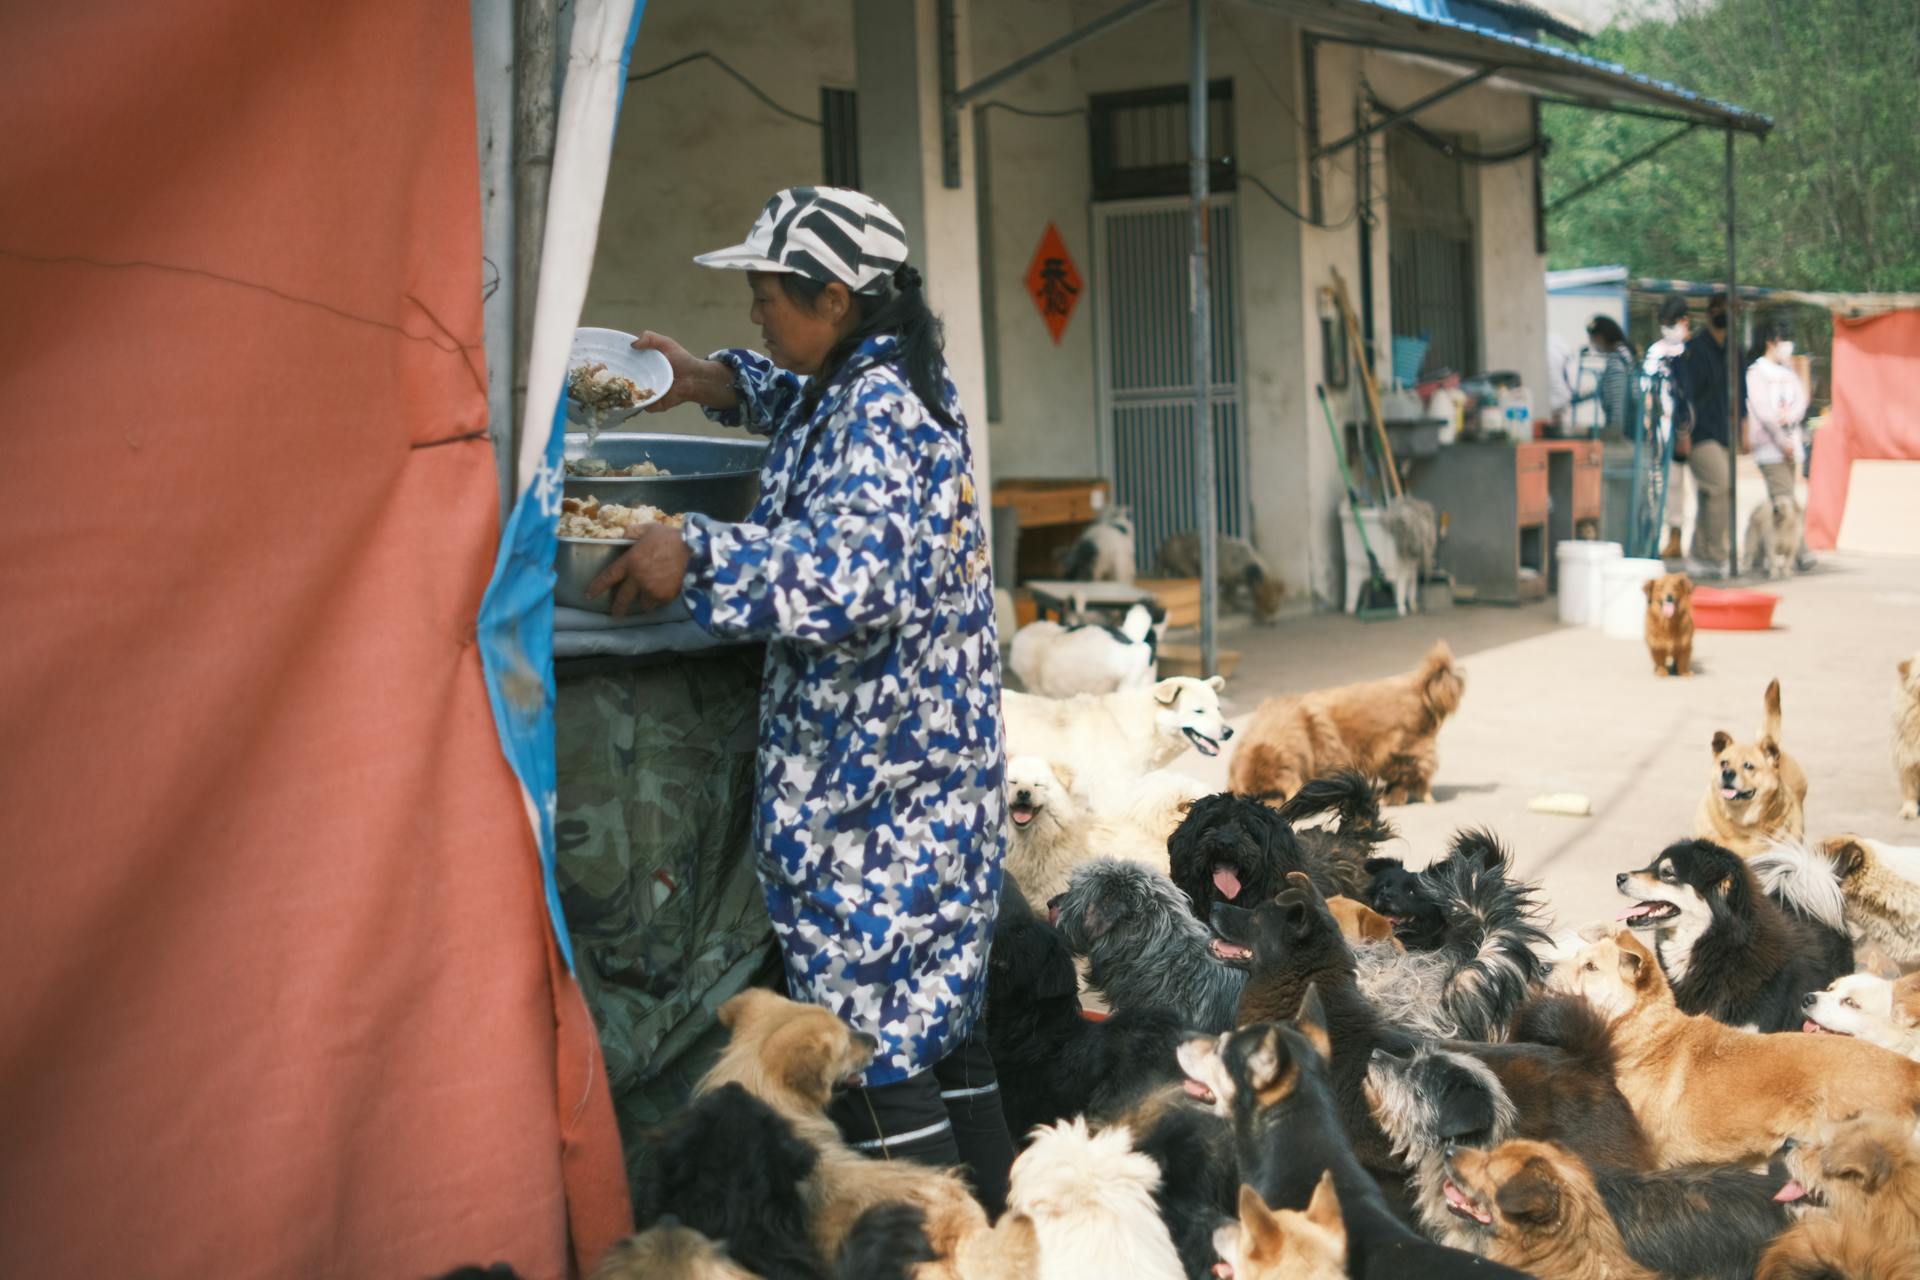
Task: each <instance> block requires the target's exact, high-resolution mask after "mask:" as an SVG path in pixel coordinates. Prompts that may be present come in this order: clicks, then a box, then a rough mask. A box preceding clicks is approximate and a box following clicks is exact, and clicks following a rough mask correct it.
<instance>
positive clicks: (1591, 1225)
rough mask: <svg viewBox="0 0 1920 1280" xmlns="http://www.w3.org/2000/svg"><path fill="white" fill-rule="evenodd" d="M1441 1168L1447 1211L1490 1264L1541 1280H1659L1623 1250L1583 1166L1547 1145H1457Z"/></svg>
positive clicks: (1554, 1147) (1590, 1176)
mask: <svg viewBox="0 0 1920 1280" xmlns="http://www.w3.org/2000/svg"><path fill="white" fill-rule="evenodd" d="M1446 1167H1447V1181H1446V1183H1445V1184H1444V1186H1443V1191H1444V1193H1445V1195H1446V1197H1447V1207H1448V1208H1449V1209H1451V1210H1452V1211H1453V1215H1454V1216H1455V1217H1457V1218H1459V1219H1461V1220H1462V1221H1464V1222H1465V1223H1467V1224H1468V1229H1469V1230H1477V1231H1479V1232H1481V1233H1483V1234H1484V1235H1485V1237H1486V1245H1485V1248H1484V1250H1483V1251H1482V1252H1483V1253H1484V1255H1485V1256H1486V1257H1488V1258H1491V1259H1492V1260H1493V1261H1495V1262H1502V1263H1505V1264H1506V1265H1507V1266H1509V1267H1515V1268H1517V1269H1519V1270H1521V1271H1525V1272H1527V1273H1529V1274H1531V1275H1533V1276H1535V1277H1537V1278H1538V1280H1660V1278H1659V1276H1658V1275H1657V1274H1656V1273H1655V1272H1652V1271H1649V1270H1648V1269H1647V1268H1646V1267H1643V1266H1641V1265H1640V1264H1639V1263H1638V1262H1635V1261H1634V1260H1633V1257H1632V1255H1630V1254H1629V1253H1628V1252H1627V1242H1626V1241H1625V1240H1624V1239H1622V1238H1621V1235H1620V1228H1618V1227H1617V1226H1615V1225H1614V1222H1613V1218H1612V1217H1611V1216H1610V1215H1609V1214H1608V1213H1607V1205H1606V1201H1604V1200H1602V1199H1601V1198H1600V1188H1599V1187H1598V1186H1597V1185H1595V1183H1594V1180H1593V1174H1592V1173H1591V1172H1590V1171H1589V1170H1588V1169H1587V1166H1586V1165H1585V1164H1583V1163H1582V1162H1581V1161H1580V1160H1579V1159H1578V1158H1577V1157H1575V1156H1572V1155H1569V1154H1568V1153H1567V1152H1565V1151H1563V1150H1561V1149H1560V1148H1559V1147H1556V1146H1554V1145H1553V1144H1552V1143H1549V1142H1527V1141H1522V1140H1519V1139H1515V1140H1513V1141H1510V1142H1503V1143H1501V1144H1500V1145H1499V1146H1497V1147H1495V1148H1493V1149H1492V1150H1491V1151H1486V1150H1482V1149H1480V1148H1478V1147H1458V1148H1455V1149H1453V1150H1452V1151H1450V1152H1449V1153H1448V1155H1447V1166H1446Z"/></svg>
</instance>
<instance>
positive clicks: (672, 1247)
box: [587, 1222, 760, 1280]
mask: <svg viewBox="0 0 1920 1280" xmlns="http://www.w3.org/2000/svg"><path fill="white" fill-rule="evenodd" d="M587 1280H760V1277H758V1276H756V1275H755V1274H754V1273H753V1272H751V1271H748V1270H746V1269H744V1268H743V1267H741V1266H740V1264H739V1263H737V1262H735V1261H734V1260H733V1259H731V1258H729V1257H728V1256H727V1252H726V1250H725V1249H723V1248H721V1247H720V1246H719V1245H717V1244H715V1243H714V1242H713V1241H711V1240H709V1239H707V1238H706V1237H705V1236H703V1235H701V1234H700V1233H699V1232H698V1231H694V1230H692V1229H690V1228H687V1227H682V1226H679V1225H677V1224H670V1223H664V1222H663V1223H661V1224H659V1225H658V1226H654V1227H649V1228H648V1229H647V1230H645V1231H642V1232H641V1233H640V1234H639V1235H637V1236H629V1237H628V1238H627V1239H625V1240H622V1241H621V1242H620V1243H619V1244H617V1245H615V1246H613V1248H611V1249H609V1250H608V1251H607V1253H606V1256H604V1257H603V1258H601V1259H600V1264H599V1265H598V1266H596V1267H595V1268H594V1269H593V1270H592V1271H590V1272H588V1273H587Z"/></svg>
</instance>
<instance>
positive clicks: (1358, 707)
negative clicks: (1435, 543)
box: [1228, 642, 1467, 804]
mask: <svg viewBox="0 0 1920 1280" xmlns="http://www.w3.org/2000/svg"><path fill="white" fill-rule="evenodd" d="M1466 687H1467V681H1466V673H1465V672H1464V671H1462V670H1461V669H1460V667H1459V666H1458V665H1456V664H1455V662H1454V660H1453V651H1452V650H1451V649H1449V648H1447V646H1446V644H1445V643H1444V642H1442V643H1437V644H1435V645H1434V646H1433V648H1431V649H1429V650H1428V651H1427V655H1426V656H1425V657H1424V658H1422V659H1421V661H1420V665H1419V666H1418V667H1417V668H1415V669H1414V670H1413V671H1410V672H1408V673H1406V674H1405V675H1397V676H1389V677H1388V678H1386V679H1384V680H1371V681H1367V682H1365V683H1363V684H1350V685H1345V686H1342V687H1341V688H1338V689H1321V690H1317V691H1315V692H1312V693H1302V694H1293V695H1289V696H1286V697H1280V698H1269V699H1267V701H1265V702H1263V703H1261V704H1260V707H1259V709H1258V710H1257V711H1255V712H1254V713H1253V720H1252V722H1251V723H1250V724H1248V726H1247V730H1246V735H1245V737H1243V738H1242V740H1241V743H1240V746H1239V748H1238V749H1237V750H1236V751H1235V752H1234V753H1233V763H1232V765H1231V767H1230V769H1229V772H1228V778H1229V781H1230V782H1231V785H1232V787H1233V790H1234V793H1235V794H1236V795H1243V796H1252V797H1254V798H1255V799H1259V800H1286V799H1288V798H1289V797H1291V796H1292V795H1293V794H1294V793H1295V792H1296V791H1298V790H1300V788H1301V787H1302V786H1304V785H1306V783H1307V781H1308V779H1310V778H1316V777H1320V776H1322V775H1324V774H1328V773H1331V772H1333V771H1334V770H1336V769H1357V770H1359V771H1360V773H1361V774H1363V775H1364V776H1366V777H1367V778H1369V779H1373V778H1378V779H1380V780H1381V781H1382V782H1384V783H1385V784H1386V793H1385V795H1384V797H1383V798H1384V800H1385V801H1386V803H1388V804H1410V803H1412V802H1414V801H1418V800H1424V801H1431V800H1432V799H1433V775H1434V773H1435V771H1436V770H1437V769H1438V768H1439V754H1438V751H1437V750H1436V748H1435V745H1434V743H1435V740H1436V738H1437V737H1438V736H1439V733H1440V726H1441V725H1443V724H1445V723H1446V721H1447V717H1449V716H1451V715H1452V714H1453V713H1454V712H1455V711H1458V710H1459V709H1460V699H1461V697H1462V696H1463V695H1464V694H1465V692H1466Z"/></svg>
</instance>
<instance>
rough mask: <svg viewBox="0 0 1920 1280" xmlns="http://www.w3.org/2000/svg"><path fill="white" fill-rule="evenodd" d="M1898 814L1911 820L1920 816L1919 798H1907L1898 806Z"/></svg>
mask: <svg viewBox="0 0 1920 1280" xmlns="http://www.w3.org/2000/svg"><path fill="white" fill-rule="evenodd" d="M1900 816H1901V817H1903V818H1905V819H1907V820H1908V821H1909V822H1911V821H1912V820H1913V819H1915V818H1920V800H1909V801H1907V802H1906V803H1905V804H1903V805H1901V806H1900Z"/></svg>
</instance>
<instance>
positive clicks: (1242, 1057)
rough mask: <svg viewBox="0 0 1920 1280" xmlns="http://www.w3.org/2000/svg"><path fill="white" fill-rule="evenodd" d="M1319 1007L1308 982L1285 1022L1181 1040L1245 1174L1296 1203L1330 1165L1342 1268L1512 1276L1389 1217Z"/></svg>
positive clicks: (1430, 1275)
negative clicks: (1226, 1119)
mask: <svg viewBox="0 0 1920 1280" xmlns="http://www.w3.org/2000/svg"><path fill="white" fill-rule="evenodd" d="M1326 1016H1327V1012H1326V1011H1323V1009H1322V1007H1321V1004H1320V1001H1319V1000H1318V999H1317V998H1316V996H1315V994H1314V992H1313V990H1312V989H1311V988H1309V989H1308V991H1307V993H1306V995H1305V997H1304V999H1303V1001H1302V1005H1301V1009H1300V1016H1299V1019H1298V1020H1297V1022H1296V1023H1295V1024H1294V1025H1287V1024H1284V1023H1273V1022H1262V1023H1254V1024H1252V1025H1250V1026H1246V1027H1243V1028H1241V1029H1240V1030H1238V1031H1229V1032H1227V1033H1226V1034H1224V1035H1222V1036H1220V1037H1219V1038H1218V1039H1214V1038H1211V1037H1209V1038H1205V1039H1201V1040H1198V1041H1189V1042H1188V1043H1187V1044H1186V1045H1184V1046H1182V1048H1181V1051H1180V1057H1181V1066H1182V1068H1183V1069H1184V1070H1185V1071H1186V1072H1187V1076H1188V1078H1189V1079H1190V1080H1192V1081H1193V1082H1194V1083H1195V1085H1196V1086H1197V1087H1198V1089H1199V1090H1200V1091H1201V1092H1203V1093H1205V1094H1206V1095H1208V1096H1210V1097H1211V1098H1212V1099H1213V1101H1214V1105H1215V1106H1216V1108H1217V1109H1218V1110H1220V1111H1222V1112H1223V1113H1225V1114H1226V1115H1228V1116H1230V1117H1231V1118H1232V1120H1233V1131H1234V1141H1235V1145H1236V1147H1237V1149H1238V1151H1239V1156H1240V1168H1241V1170H1242V1177H1243V1178H1244V1180H1245V1181H1246V1183H1247V1184H1248V1185H1249V1186H1251V1187H1252V1188H1253V1189H1254V1190H1255V1191H1257V1192H1258V1193H1259V1194H1260V1196H1261V1198H1262V1199H1264V1200H1265V1201H1266V1202H1267V1203H1268V1204H1269V1205H1271V1206H1273V1207H1274V1208H1279V1209H1302V1208H1304V1207H1305V1206H1306V1204H1307V1202H1308V1200H1309V1199H1310V1198H1311V1197H1312V1194H1313V1189H1314V1187H1315V1186H1316V1185H1317V1184H1318V1183H1319V1180H1320V1176H1321V1174H1322V1173H1323V1172H1327V1171H1331V1172H1332V1174H1333V1185H1334V1190H1335V1191H1336V1192H1337V1193H1338V1195H1339V1197H1340V1213H1341V1217H1342V1218H1343V1219H1344V1221H1345V1225H1346V1232H1347V1274H1348V1275H1351V1276H1356V1277H1359V1278H1360V1280H1403V1278H1404V1277H1412V1276H1418V1277H1422V1280H1465V1278H1467V1277H1476V1278H1482V1277H1484V1278H1487V1280H1492V1278H1495V1277H1502V1278H1513V1280H1517V1278H1518V1277H1520V1276H1521V1275H1522V1274H1523V1273H1521V1272H1519V1271H1515V1270H1514V1269H1513V1268H1511V1267H1504V1266H1501V1265H1500V1264H1499V1263H1496V1262H1489V1261H1488V1260H1486V1259H1485V1258H1479V1257H1475V1256H1474V1255H1473V1254H1470V1253H1463V1252H1461V1251H1460V1250H1458V1249H1449V1248H1447V1247H1446V1246H1444V1245H1438V1244H1434V1243H1432V1242H1431V1241H1429V1240H1426V1239H1424V1238H1422V1237H1421V1236H1420V1235H1419V1234H1418V1233H1417V1232H1415V1231H1414V1230H1413V1229H1412V1228H1411V1227H1409V1226H1408V1225H1407V1224H1406V1223H1405V1222H1403V1221H1401V1220H1400V1218H1398V1217H1397V1216H1395V1213H1394V1210H1393V1208H1392V1207H1391V1206H1390V1205H1389V1204H1388V1202H1387V1200H1386V1199H1385V1197H1383V1196H1382V1195H1381V1193H1380V1189H1379V1187H1378V1186H1377V1185H1376V1184H1375V1182H1374V1179H1373V1178H1372V1177H1371V1176H1369V1174H1368V1172H1367V1170H1366V1169H1365V1168H1363V1167H1362V1165H1361V1163H1360V1161H1359V1160H1358V1159H1357V1158H1356V1157H1355V1154H1354V1151H1353V1148H1352V1147H1351V1146H1350V1145H1349V1144H1348V1142H1347V1138H1346V1133H1345V1132H1344V1126H1343V1124H1342V1120H1341V1117H1340V1107H1339V1105H1338V1104H1337V1103H1336V1101H1335V1099H1334V1089H1333V1086H1332V1085H1331V1083H1330V1082H1329V1080H1328V1078H1327V1069H1328V1057H1329V1030H1328V1026H1327V1023H1326V1021H1325V1018H1326Z"/></svg>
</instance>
